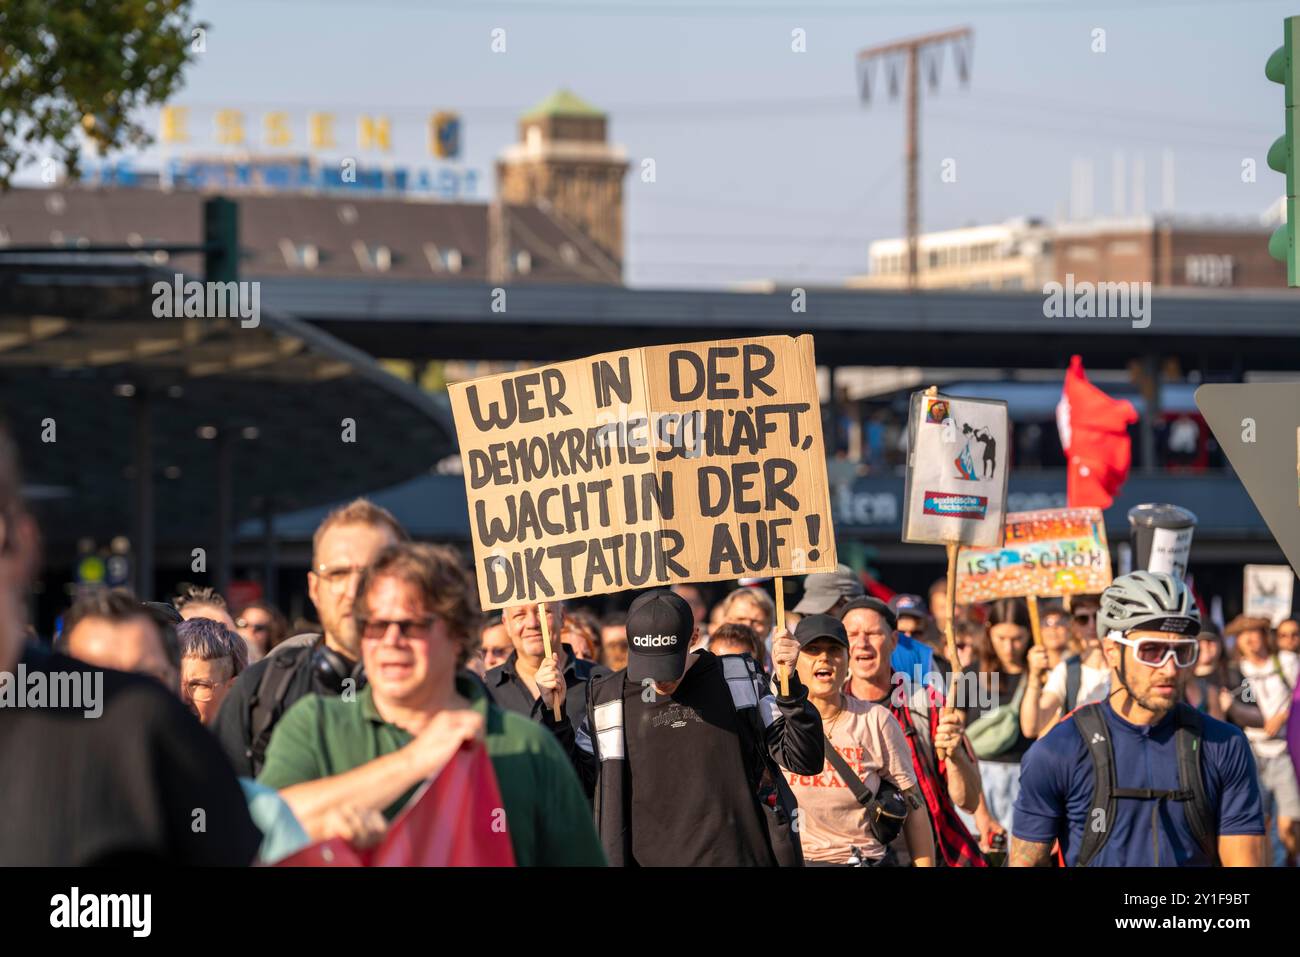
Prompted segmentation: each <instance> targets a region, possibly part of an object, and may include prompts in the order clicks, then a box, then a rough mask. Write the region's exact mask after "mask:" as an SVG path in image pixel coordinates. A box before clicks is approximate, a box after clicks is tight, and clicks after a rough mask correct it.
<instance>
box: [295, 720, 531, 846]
mask: <svg viewBox="0 0 1300 957" xmlns="http://www.w3.org/2000/svg"><path fill="white" fill-rule="evenodd" d="M276 866H277V867H514V866H515V852H514V848H513V846H512V845H511V843H510V834H509V832H508V831H507V830H506V821H505V813H504V811H503V805H502V803H501V791H500V789H499V788H498V787H497V777H496V774H495V772H493V770H492V762H491V760H490V759H489V758H488V754H487V749H486V748H484V747H483V746H482V745H469V746H466V747H464V748H461V749H460V750H459V751H457V752H456V754H455V755H454V756H453V757H452V759H451V760H450V761H449V762H448V763H447V766H446V767H444V768H443V769H442V770H441V771H440V772H438V774H437V775H436V776H435V777H434V778H432V779H431V780H430V781H428V782H426V783H425V785H424V787H423V789H422V790H420V791H417V792H416V794H415V797H413V798H412V799H411V802H410V803H409V804H408V805H407V806H406V807H405V808H403V809H402V813H401V814H399V815H398V816H397V818H396V819H395V820H394V821H393V823H392V825H390V826H389V828H388V833H387V834H385V835H384V839H383V840H382V841H381V842H380V843H379V844H378V845H376V846H375V847H372V848H370V849H368V850H361V851H358V850H356V849H355V848H353V847H352V846H351V845H349V844H348V843H347V842H346V841H343V840H342V839H341V838H333V839H331V840H328V841H322V842H320V843H319V844H313V845H311V846H310V847H306V848H303V850H301V851H299V852H298V853H296V854H293V855H291V856H289V857H287V858H285V859H284V860H282V861H279V862H278V863H277V864H276Z"/></svg>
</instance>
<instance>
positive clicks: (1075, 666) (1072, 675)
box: [1061, 655, 1083, 714]
mask: <svg viewBox="0 0 1300 957" xmlns="http://www.w3.org/2000/svg"><path fill="white" fill-rule="evenodd" d="M1081 687H1083V659H1082V658H1080V657H1079V656H1078V655H1075V656H1073V657H1072V658H1068V659H1066V662H1065V705H1064V707H1063V708H1062V710H1061V714H1069V713H1070V712H1071V711H1073V710H1074V703H1075V702H1076V701H1078V700H1079V689H1080V688H1081Z"/></svg>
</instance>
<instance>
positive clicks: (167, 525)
mask: <svg viewBox="0 0 1300 957" xmlns="http://www.w3.org/2000/svg"><path fill="white" fill-rule="evenodd" d="M175 278H176V274H174V273H167V272H164V271H163V270H160V269H158V268H156V267H152V266H147V265H143V264H141V263H139V262H137V261H134V260H133V259H132V258H131V257H113V258H106V257H104V256H93V257H92V256H87V255H80V256H79V255H76V254H69V255H60V256H57V257H53V256H39V257H22V256H17V255H11V256H0V416H2V417H3V419H4V420H5V421H6V424H7V425H8V427H9V429H10V431H11V433H12V434H13V436H14V438H15V440H16V441H17V443H18V446H19V448H20V451H21V453H22V458H23V470H24V479H25V481H26V482H27V483H28V484H27V488H28V489H29V490H31V491H33V492H35V493H36V494H34V495H33V496H32V497H33V498H34V499H35V507H36V509H37V512H38V516H39V518H40V521H41V528H42V534H43V535H44V537H45V539H46V543H47V548H48V549H49V550H50V551H51V552H53V553H54V555H52V557H53V558H54V559H55V560H58V555H59V553H68V552H70V551H71V549H73V548H74V547H75V543H76V541H77V540H79V539H80V538H82V537H86V536H88V537H93V538H95V539H97V540H98V541H100V542H104V541H106V540H108V539H109V538H111V537H112V536H116V535H128V536H130V537H131V539H132V548H133V553H134V554H136V555H138V556H139V560H140V562H141V565H142V566H143V567H144V568H145V569H148V568H149V567H150V565H151V562H150V559H151V556H152V549H153V548H154V547H163V546H170V547H173V548H175V547H182V548H184V549H185V551H186V552H187V553H188V551H189V549H190V548H193V547H204V548H206V549H207V551H208V554H209V556H211V557H210V558H209V562H210V563H213V564H215V563H217V562H218V561H220V560H222V558H223V556H228V555H229V544H230V538H231V536H232V535H233V530H234V526H235V523H236V522H237V521H239V520H241V519H244V518H248V517H250V516H256V515H259V514H264V513H266V512H269V511H270V510H282V509H293V508H306V507H309V506H312V505H318V504H324V503H329V502H334V501H338V500H339V499H345V498H348V497H350V496H353V495H356V494H359V493H361V492H364V491H366V490H369V489H373V488H378V487H382V486H385V485H391V484H395V483H398V482H402V481H404V480H407V479H409V478H411V477H413V476H416V475H419V474H422V473H424V472H427V471H428V470H429V469H430V468H431V467H432V466H433V465H434V463H436V462H437V461H438V460H439V459H440V458H442V457H444V456H446V455H447V454H448V453H449V452H450V451H451V450H452V449H453V448H454V443H455V430H454V427H453V425H452V423H451V417H450V414H449V411H448V410H447V408H446V406H445V404H443V403H440V402H439V401H437V400H436V399H434V398H433V397H431V396H429V395H427V394H426V393H424V392H422V391H420V390H419V389H417V388H415V387H414V386H411V385H409V384H407V383H405V382H403V381H401V380H399V379H397V378H395V377H393V376H392V375H390V374H389V373H387V372H385V371H384V370H383V369H382V368H381V367H380V366H379V365H378V364H377V363H376V362H375V361H374V360H373V359H371V358H370V357H369V356H368V355H366V354H365V353H364V352H362V351H360V350H358V349H357V348H355V347H353V346H350V345H348V344H346V343H343V342H340V341H338V340H336V339H335V338H334V337H332V336H330V335H329V334H328V333H326V332H323V331H321V330H320V329H318V328H316V327H314V326H312V325H311V324H309V323H305V322H302V321H300V320H298V319H296V318H294V317H292V316H290V315H288V314H286V313H284V312H282V311H280V310H276V309H273V308H270V307H263V308H261V309H260V315H259V316H257V320H258V321H257V323H256V325H253V324H252V320H251V319H248V320H244V321H241V320H240V319H238V318H229V319H215V318H199V317H192V318H156V317H155V313H154V306H155V301H156V299H157V296H156V295H155V288H156V284H157V283H160V282H161V283H163V284H165V285H167V286H171V285H173V284H174V281H175ZM245 326H247V328H246V327H245ZM349 422H350V423H351V425H352V433H351V436H350V438H351V439H352V440H351V441H349V434H348V426H349ZM142 479H143V481H142ZM214 550H215V552H216V554H215V555H214V554H213V553H214ZM227 560H228V558H227ZM209 570H210V571H211V569H209ZM148 577H149V576H148V572H147V571H145V573H144V578H145V581H146V585H145V588H146V589H148V588H149V587H150V586H149V585H148V584H147V581H148ZM217 578H218V581H219V580H220V575H219V574H218V576H217Z"/></svg>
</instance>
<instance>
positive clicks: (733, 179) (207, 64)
mask: <svg viewBox="0 0 1300 957" xmlns="http://www.w3.org/2000/svg"><path fill="white" fill-rule="evenodd" d="M198 9H199V13H200V16H201V17H202V18H203V19H205V20H207V21H208V22H209V23H210V25H211V29H210V31H209V34H208V37H207V47H208V49H207V52H205V53H203V54H200V55H199V56H198V59H197V62H196V64H195V65H194V66H193V67H192V68H191V70H190V72H189V74H188V77H187V82H186V86H185V89H184V90H183V91H182V92H181V94H180V95H179V96H178V97H177V98H176V99H175V100H174V102H176V103H178V104H182V105H186V104H187V105H190V106H191V108H192V113H191V121H190V125H191V129H192V131H193V135H195V138H196V139H203V140H207V139H208V137H209V135H210V134H209V133H208V124H210V122H211V113H212V111H213V110H214V109H216V108H218V107H222V106H225V107H230V108H236V109H241V110H243V111H244V112H245V113H246V114H248V116H249V119H250V126H251V127H252V129H253V130H254V131H256V130H257V129H258V126H257V124H258V122H259V117H260V115H261V114H262V113H263V112H265V111H268V110H272V109H276V108H282V109H286V110H288V111H289V112H290V113H291V115H292V117H293V122H294V132H295V135H296V136H297V137H298V138H299V139H300V141H301V140H302V139H303V138H304V132H303V131H304V129H305V122H306V113H307V112H308V111H310V110H313V109H326V110H329V109H333V110H334V111H336V112H337V113H338V115H339V129H340V133H341V134H342V135H343V138H345V139H348V138H350V136H351V124H352V123H353V122H354V120H353V119H351V117H355V115H356V113H358V112H361V111H369V112H373V113H387V114H389V115H390V116H391V117H392V119H393V122H394V127H395V139H396V150H395V151H394V153H393V155H392V159H393V160H395V161H397V162H400V163H408V164H413V165H432V161H431V160H430V159H429V158H428V156H427V154H426V153H425V141H424V134H423V122H424V118H425V117H426V116H427V115H428V114H429V113H431V112H433V111H434V110H435V109H439V108H450V109H455V110H458V111H459V112H460V113H461V114H462V116H463V118H464V143H465V149H466V155H465V158H464V163H465V165H466V166H468V167H472V168H474V169H476V170H478V171H479V172H480V174H481V176H482V177H483V183H484V188H483V189H481V190H480V192H479V196H480V197H486V195H487V194H488V193H489V192H490V190H491V189H492V170H493V166H492V164H493V159H494V158H495V156H496V154H497V153H498V152H499V151H500V149H501V148H502V147H503V146H505V145H506V144H507V143H509V142H512V141H513V140H514V139H515V136H516V127H515V121H516V118H517V116H518V115H519V114H520V113H522V112H523V111H524V110H526V109H527V108H528V107H530V106H532V105H533V104H534V103H536V102H537V101H538V100H540V99H541V98H542V97H543V96H545V95H546V94H547V93H549V92H551V91H552V90H554V89H555V88H557V87H561V86H567V87H569V88H571V89H573V90H574V91H575V92H576V93H578V94H579V95H580V96H582V97H584V98H585V99H587V100H588V101H590V102H592V103H593V104H595V105H596V106H598V107H600V108H602V109H604V110H607V111H608V112H609V114H610V117H611V138H612V139H613V141H614V142H616V143H618V144H621V145H623V146H624V147H626V149H627V151H628V154H629V157H630V158H631V159H632V161H633V164H634V165H633V171H632V173H631V174H629V177H628V179H627V182H626V189H627V221H626V226H627V270H626V274H627V278H628V280H629V282H631V283H633V284H637V285H659V286H662V285H667V286H699V285H721V284H724V283H728V282H733V281H740V280H746V279H753V278H766V277H775V278H779V279H782V280H794V281H800V282H807V283H836V282H839V281H841V280H842V278H843V277H844V276H845V275H847V274H849V273H852V272H858V271H862V270H863V269H864V268H865V260H866V244H867V242H868V241H870V240H871V239H875V238H881V237H886V236H895V235H899V234H900V233H901V231H902V222H903V183H904V176H903V161H902V153H903V110H902V106H901V104H900V103H897V102H893V103H891V102H889V101H888V98H887V96H885V95H884V84H883V80H882V79H881V78H880V77H879V75H878V77H877V83H876V89H877V90H878V91H880V93H879V95H878V96H877V97H876V98H875V99H874V100H873V102H872V104H871V105H870V107H869V108H863V107H862V106H861V105H860V104H859V102H858V98H857V85H856V79H855V74H854V54H855V52H856V51H857V50H858V49H860V48H862V47H864V46H867V45H871V44H875V43H881V42H884V41H888V40H891V39H896V38H901V37H906V36H910V35H912V34H916V33H920V32H924V31H930V30H936V29H941V28H945V27H951V26H958V25H970V26H971V27H973V28H974V31H975V40H974V58H973V65H972V71H971V82H970V85H969V87H968V88H965V89H963V88H962V87H961V86H960V84H959V83H958V82H957V78H956V74H955V70H954V69H953V61H952V58H951V54H950V53H949V54H948V55H947V56H946V58H945V60H944V63H943V68H942V78H941V82H940V88H939V90H938V92H937V93H934V94H931V93H930V92H929V90H928V88H923V93H922V101H923V106H922V116H923V126H922V134H921V151H922V153H921V163H922V180H921V182H922V210H921V215H922V228H923V229H942V228H949V227H954V226H961V225H967V224H972V223H984V222H997V221H1000V220H1003V219H1006V218H1009V217H1012V216H1018V215H1038V216H1044V217H1049V218H1050V217H1054V216H1055V215H1056V214H1057V213H1058V212H1061V211H1063V210H1064V208H1065V204H1066V202H1067V200H1068V198H1069V195H1070V170H1071V164H1072V162H1074V161H1076V160H1091V161H1092V165H1093V181H1094V196H1095V198H1094V208H1095V210H1096V211H1097V212H1098V213H1101V214H1108V213H1110V212H1111V210H1112V203H1111V170H1112V163H1113V156H1114V154H1115V152H1116V151H1122V152H1123V153H1124V155H1125V162H1126V163H1127V164H1129V168H1131V165H1132V163H1134V162H1135V161H1136V160H1137V159H1138V158H1141V159H1142V160H1144V162H1145V167H1146V208H1147V210H1148V211H1152V212H1154V211H1159V210H1160V209H1161V207H1162V203H1161V183H1160V169H1161V155H1162V152H1163V151H1164V150H1165V149H1169V150H1172V151H1173V155H1174V163H1175V169H1176V194H1175V205H1174V210H1175V211H1176V212H1178V213H1180V214H1186V215H1222V216H1257V215H1258V214H1259V213H1260V212H1261V211H1262V210H1264V209H1265V208H1266V207H1267V206H1268V205H1269V204H1270V203H1271V202H1273V201H1274V200H1275V199H1276V198H1277V197H1278V196H1279V195H1280V194H1281V193H1282V192H1283V191H1284V187H1283V184H1282V178H1281V177H1280V176H1279V175H1278V174H1275V173H1273V172H1272V171H1271V170H1269V169H1268V168H1267V167H1266V166H1265V164H1264V155H1265V152H1266V151H1267V149H1268V146H1269V144H1270V143H1271V142H1272V140H1273V138H1274V137H1275V136H1277V135H1278V134H1280V133H1281V132H1282V130H1283V106H1282V89H1281V87H1280V86H1277V85H1275V84H1271V83H1269V82H1267V81H1266V80H1265V79H1264V75H1263V68H1264V62H1265V60H1266V59H1267V57H1268V54H1269V53H1270V52H1271V51H1272V50H1273V48H1274V47H1276V46H1277V45H1279V44H1280V43H1281V36H1282V19H1283V18H1284V17H1285V16H1287V15H1290V14H1294V13H1297V12H1300V11H1298V10H1297V9H1296V5H1295V4H1294V3H1281V2H1272V0H1263V2H1252V0H1231V2H1221V3H1211V2H1159V0H1122V2H1114V0H1095V2H1090V3H1082V2H1075V3H1065V2H1044V0H969V2H961V3H954V2H950V0H943V2H935V0H907V2H898V0H890V2H871V0H863V2H858V3H852V4H850V3H848V2H846V0H804V2H778V0H753V2H750V3H734V2H731V0H699V2H696V3H690V4H683V3H681V2H679V0H665V2H658V3H647V2H640V0H595V2H587V0H572V2H558V0H557V2H547V0H531V2H512V3H505V2H493V0H476V2H469V0H462V2H459V3H446V2H439V0H366V2H356V0H203V2H201V3H200V4H199V7H198ZM496 27H501V28H504V29H505V30H506V44H507V52H505V53H504V54H499V53H493V52H492V50H491V48H490V44H491V31H492V30H493V28H496ZM795 28H802V29H803V30H805V31H806V34H807V52H806V53H794V52H792V51H791V31H792V30H794V29H795ZM1095 28H1101V29H1104V30H1105V31H1106V52H1105V53H1094V52H1093V51H1092V45H1093V30H1094V29H1095ZM209 142H210V141H209ZM361 155H362V156H364V154H361ZM647 157H650V158H653V159H654V160H655V163H656V173H657V181H656V182H654V183H643V182H641V179H640V177H639V175H637V172H638V170H639V164H640V161H641V160H642V159H644V158H647ZM1248 157H1249V158H1254V159H1255V160H1256V162H1257V164H1258V167H1259V169H1258V182H1256V183H1253V184H1252V183H1243V182H1242V178H1241V163H1242V160H1243V159H1245V158H1248ZM945 158H952V159H954V160H955V161H956V170H957V181H956V182H955V183H943V182H941V181H940V178H939V174H940V164H941V162H942V160H943V159H945ZM363 161H364V160H363Z"/></svg>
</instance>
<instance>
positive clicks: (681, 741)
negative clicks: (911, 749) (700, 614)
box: [577, 590, 825, 867]
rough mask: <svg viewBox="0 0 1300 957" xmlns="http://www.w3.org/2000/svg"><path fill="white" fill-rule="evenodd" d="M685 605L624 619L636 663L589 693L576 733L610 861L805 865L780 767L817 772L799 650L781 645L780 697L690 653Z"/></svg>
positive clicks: (655, 599) (816, 729)
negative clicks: (785, 681)
mask: <svg viewBox="0 0 1300 957" xmlns="http://www.w3.org/2000/svg"><path fill="white" fill-rule="evenodd" d="M694 629H695V620H694V616H693V615H692V614H691V609H690V606H689V605H688V604H687V603H686V601H685V600H684V599H682V598H681V597H680V596H679V595H675V594H673V593H672V592H669V591H663V590H657V591H651V592H647V593H645V594H643V595H641V596H640V597H638V598H637V599H636V601H634V602H633V603H632V607H631V609H630V610H629V612H628V618H627V635H628V663H627V667H626V668H625V669H623V670H621V671H616V672H614V673H613V674H611V675H608V676H604V677H596V678H593V679H592V680H591V681H590V682H589V683H588V685H587V689H588V690H587V714H586V718H585V720H584V721H583V724H582V727H581V728H579V730H578V734H577V744H578V756H579V760H580V762H581V765H582V770H583V774H584V778H585V779H586V782H587V783H588V785H589V786H592V787H594V788H595V806H596V824H597V828H598V829H599V831H600V838H601V843H602V844H603V845H604V848H605V854H606V856H607V857H608V858H609V862H610V863H611V864H615V865H625V866H691V865H705V866H717V867H746V866H749V867H753V866H776V865H778V864H781V865H798V864H800V863H801V862H802V857H801V855H800V854H799V849H798V838H797V834H796V833H795V832H796V831H797V829H796V828H792V827H791V815H792V814H793V810H794V800H793V796H792V795H791V794H790V792H789V789H788V787H787V786H786V785H785V781H784V778H783V776H782V774H781V771H780V768H781V767H786V768H789V769H790V770H791V771H793V772H795V773H796V774H819V773H821V770H822V766H823V762H824V760H825V746H824V744H823V737H822V723H821V718H820V716H819V715H818V714H817V711H816V709H814V708H813V706H812V705H811V704H809V703H808V692H807V689H805V688H804V686H803V685H802V684H801V683H800V681H799V676H798V674H797V673H796V672H795V671H794V669H793V667H791V666H792V665H793V664H794V663H795V662H796V661H797V660H798V658H799V644H798V642H796V641H795V640H794V639H793V638H791V637H790V636H789V634H785V633H783V634H781V635H779V636H777V637H776V639H775V640H774V641H773V642H772V658H773V660H774V662H775V663H776V665H777V666H778V667H781V666H785V667H787V668H789V670H790V679H789V680H790V684H789V691H790V694H789V696H786V697H782V696H776V697H774V696H773V695H772V694H771V693H770V692H769V691H768V689H767V688H765V687H764V686H763V683H762V679H761V678H760V677H759V672H758V669H757V667H756V666H755V664H754V661H753V659H751V658H750V657H749V656H748V655H721V656H718V655H713V654H711V653H709V652H708V651H706V650H704V649H700V650H698V651H696V652H694V653H691V654H688V648H689V647H690V644H691V638H692V634H693V632H694Z"/></svg>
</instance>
